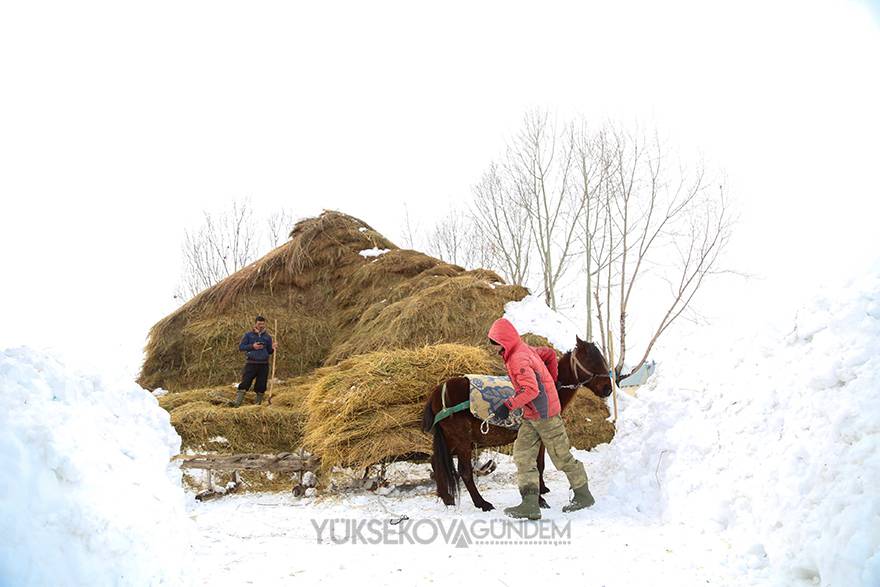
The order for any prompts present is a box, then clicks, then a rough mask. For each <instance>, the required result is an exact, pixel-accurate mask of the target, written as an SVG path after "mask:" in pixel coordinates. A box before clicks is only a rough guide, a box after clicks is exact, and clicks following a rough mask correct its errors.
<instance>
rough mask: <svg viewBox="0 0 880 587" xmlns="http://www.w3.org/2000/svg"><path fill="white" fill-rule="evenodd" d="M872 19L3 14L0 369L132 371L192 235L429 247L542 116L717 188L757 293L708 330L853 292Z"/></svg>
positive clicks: (17, 5) (57, 8)
mask: <svg viewBox="0 0 880 587" xmlns="http://www.w3.org/2000/svg"><path fill="white" fill-rule="evenodd" d="M878 14H880V11H878V10H877V5H876V3H873V4H872V3H869V2H858V1H847V0H839V1H834V2H803V1H798V2H767V1H762V2H727V3H715V2H705V1H695V2H626V1H623V2H621V1H618V2H577V3H558V2H546V1H542V2H533V3H514V2H509V1H505V2H479V3H478V2H463V3H457V2H442V3H435V4H434V5H433V7H432V6H429V5H428V4H427V3H416V2H395V3H383V2H352V3H339V2H322V3H318V2H312V3H307V4H306V3H295V2H278V3H271V2H259V3H258V2H248V3H240V2H237V3H230V2H217V1H214V0H212V1H211V2H179V1H175V2H141V3H137V4H136V3H131V2H118V1H112V2H105V3H99V2H77V3H45V2H39V1H31V2H6V3H3V4H2V5H0V84H2V89H0V195H2V199H3V200H2V201H3V210H2V215H0V218H2V220H0V223H2V226H0V228H2V230H0V245H2V246H0V250H2V255H3V271H4V279H3V287H2V291H0V325H2V326H0V347H7V346H17V345H19V344H29V345H34V346H41V347H42V346H45V347H54V348H56V349H59V350H61V351H63V352H64V353H65V354H68V355H70V356H74V357H77V358H82V359H84V360H88V361H91V362H93V363H100V362H105V363H106V362H112V363H113V364H114V365H122V366H124V367H125V368H127V369H129V370H132V371H133V370H135V369H136V367H137V366H138V365H139V362H140V355H139V353H140V348H141V347H142V346H143V343H144V340H145V336H146V332H147V330H148V328H149V326H150V325H152V324H153V323H154V322H155V321H156V320H158V319H159V318H161V317H162V316H163V315H165V314H166V313H168V312H169V311H170V310H172V309H173V308H174V306H175V304H174V300H173V298H172V295H173V293H174V288H175V285H176V282H177V279H178V276H179V272H180V247H181V243H182V239H183V231H184V229H185V228H194V227H195V226H197V225H198V222H199V219H200V215H201V213H202V211H203V210H205V209H223V208H226V207H227V206H228V205H229V203H230V201H231V200H233V199H235V198H242V197H250V198H251V200H252V201H253V203H254V204H255V205H256V206H257V207H258V208H260V209H265V210H269V209H274V208H278V207H282V206H283V207H287V208H289V209H291V210H293V211H294V213H296V214H297V215H299V216H309V215H314V214H317V213H319V212H320V210H321V209H322V208H332V209H339V210H342V211H344V212H347V213H350V214H353V215H355V216H358V217H360V218H362V219H363V220H365V221H366V222H368V223H369V224H371V225H373V226H374V227H375V228H376V229H377V230H379V231H380V232H383V233H384V234H386V235H387V236H389V238H391V239H392V240H395V241H397V242H399V243H400V242H401V241H402V238H401V236H402V231H401V225H402V218H403V206H404V204H406V205H407V206H408V208H409V211H410V214H411V215H412V216H413V217H414V219H415V220H416V221H418V222H421V223H423V225H424V226H427V225H429V224H430V222H431V220H432V219H433V218H436V217H437V216H439V215H442V214H445V213H446V212H447V211H448V210H449V209H450V208H451V207H452V206H455V205H460V204H461V203H462V202H464V201H466V200H467V198H468V196H469V194H470V189H471V186H472V185H473V184H474V183H475V182H476V181H477V179H478V178H479V175H480V174H481V172H482V171H483V170H484V169H485V167H486V166H487V164H488V163H489V162H490V161H491V160H492V159H493V158H495V157H497V156H498V155H499V154H500V153H501V152H502V150H503V148H504V144H505V141H506V140H507V139H508V138H509V137H510V136H511V135H512V134H514V133H515V132H516V131H517V129H518V128H519V124H520V121H521V119H522V116H523V114H524V112H525V111H526V110H528V109H529V108H534V107H539V108H546V109H549V110H551V111H553V112H555V113H557V115H558V116H559V117H560V118H565V117H569V116H581V115H582V116H584V117H586V118H587V119H588V120H594V121H602V120H606V119H610V120H615V121H621V122H623V123H626V124H636V123H637V124H639V125H641V126H646V127H650V126H657V127H658V128H660V130H661V131H662V132H663V134H664V135H666V136H668V137H669V139H670V141H671V142H672V144H674V145H676V146H677V147H679V148H681V149H682V151H683V152H685V153H698V154H700V155H701V156H702V157H704V158H705V159H707V160H708V161H710V162H711V163H714V164H715V165H717V166H719V167H722V168H723V169H724V170H725V172H726V176H727V183H728V186H729V193H731V195H732V196H733V197H734V198H735V199H736V201H737V206H738V209H739V214H740V225H739V227H738V229H737V233H736V238H735V240H734V242H733V244H732V246H731V250H730V255H729V259H728V261H729V263H730V264H731V265H732V266H734V267H736V268H738V269H741V270H743V271H749V272H752V273H754V274H757V275H759V276H761V277H762V279H761V280H752V281H750V282H747V283H739V284H738V285H725V286H724V287H723V288H715V290H713V292H714V293H712V294H711V295H712V296H713V297H711V298H709V299H707V300H704V301H703V305H704V306H705V307H706V311H707V312H708V313H709V314H712V315H720V314H723V312H724V308H727V307H729V303H728V302H729V300H730V296H731V295H736V296H749V295H751V296H757V295H759V294H758V292H765V291H772V292H774V293H775V294H776V295H777V296H779V295H782V292H788V291H796V292H800V293H803V292H804V291H808V290H810V289H811V288H812V287H813V286H814V284H816V283H818V282H820V281H823V280H833V279H836V278H838V277H841V276H849V275H853V274H856V273H858V272H860V271H865V270H867V268H868V267H869V263H870V262H871V261H872V259H874V258H875V257H876V256H877V253H876V251H877V249H878V247H877V244H878V238H877V236H876V234H877V231H876V224H877V211H878V208H880V206H878V204H877V202H878V197H880V179H878V173H880V165H878V162H880V107H878V104H880V75H878V71H880V27H878V22H880V21H878ZM768 283H770V284H772V287H768V286H767V284H768ZM760 295H761V296H763V295H764V293H760ZM713 301H714V303H713Z"/></svg>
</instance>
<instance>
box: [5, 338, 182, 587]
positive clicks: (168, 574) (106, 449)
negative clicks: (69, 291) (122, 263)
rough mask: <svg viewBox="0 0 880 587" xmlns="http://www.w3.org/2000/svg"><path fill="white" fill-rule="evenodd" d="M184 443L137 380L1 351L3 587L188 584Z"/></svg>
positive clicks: (17, 351) (16, 351)
mask: <svg viewBox="0 0 880 587" xmlns="http://www.w3.org/2000/svg"><path fill="white" fill-rule="evenodd" d="M179 448H180V437H179V436H178V435H177V433H176V432H175V431H174V429H173V428H172V427H171V424H170V421H169V416H168V413H167V412H165V411H164V410H162V409H161V408H160V407H159V405H158V402H157V401H156V399H155V398H154V397H153V396H152V395H151V394H150V393H149V392H147V391H145V390H143V389H141V388H140V387H138V386H137V385H135V384H134V383H131V382H125V383H108V382H106V381H102V380H101V379H100V378H99V377H96V376H90V375H82V374H78V373H75V372H73V371H72V370H70V369H69V368H68V367H66V366H64V365H62V364H61V363H59V362H57V361H56V360H55V359H53V358H52V357H50V356H47V355H44V354H40V353H38V352H36V351H33V350H31V349H28V348H23V347H22V348H15V349H9V350H4V351H2V352H0V471H2V481H0V536H2V537H3V538H2V540H3V548H2V549H0V584H3V585H58V584H64V585H117V584H128V585H180V584H186V583H187V582H188V580H187V578H188V577H187V573H186V569H185V567H184V563H185V562H186V559H187V558H188V557H189V548H190V539H191V537H192V536H193V534H192V529H193V527H192V524H191V522H190V521H189V520H188V519H187V517H186V515H185V494H184V492H183V490H182V489H181V487H180V473H179V469H177V468H176V467H175V468H169V465H168V463H169V458H170V457H171V456H173V455H175V454H177V451H178V450H179Z"/></svg>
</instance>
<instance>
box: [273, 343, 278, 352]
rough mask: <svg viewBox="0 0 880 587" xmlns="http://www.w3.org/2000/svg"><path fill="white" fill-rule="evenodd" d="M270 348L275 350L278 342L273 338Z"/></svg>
mask: <svg viewBox="0 0 880 587" xmlns="http://www.w3.org/2000/svg"><path fill="white" fill-rule="evenodd" d="M272 350H275V351H277V350H278V343H277V342H276V341H274V340H273V341H272Z"/></svg>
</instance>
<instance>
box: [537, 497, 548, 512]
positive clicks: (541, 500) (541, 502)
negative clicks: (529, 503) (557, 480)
mask: <svg viewBox="0 0 880 587" xmlns="http://www.w3.org/2000/svg"><path fill="white" fill-rule="evenodd" d="M538 507H540V508H541V509H544V510H549V509H550V504H549V503H547V500H545V499H544V498H543V497H539V498H538Z"/></svg>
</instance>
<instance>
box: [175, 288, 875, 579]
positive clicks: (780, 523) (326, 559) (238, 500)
mask: <svg viewBox="0 0 880 587" xmlns="http://www.w3.org/2000/svg"><path fill="white" fill-rule="evenodd" d="M878 275H880V272H874V273H873V274H872V275H871V276H870V277H867V278H864V279H862V280H861V281H859V282H855V283H852V284H850V285H849V286H847V287H844V288H841V289H840V290H838V291H833V292H828V293H827V294H826V295H825V296H823V297H821V298H819V299H817V300H816V301H815V303H814V304H812V305H810V306H808V307H805V308H802V309H801V310H800V311H798V312H796V313H795V312H792V318H791V322H790V324H789V329H787V330H784V331H780V332H774V331H764V332H756V331H755V326H752V327H751V328H750V327H748V326H746V327H743V328H740V329H739V330H738V331H737V330H735V329H734V330H731V329H726V330H723V331H722V330H719V329H713V328H704V329H703V330H701V331H699V332H695V333H692V334H691V335H689V336H688V337H684V338H682V339H681V345H680V347H679V349H678V353H677V355H673V356H671V357H669V358H667V359H666V360H664V361H663V362H662V363H661V364H660V365H659V366H658V370H657V374H656V375H655V376H654V377H653V378H652V380H651V381H650V382H649V384H648V385H646V386H644V387H643V388H641V389H639V390H638V394H637V396H636V397H630V396H628V395H626V394H621V396H620V403H621V406H620V408H621V409H620V422H619V429H618V434H617V437H616V438H615V439H614V442H613V443H611V444H610V445H604V446H601V447H598V448H597V449H595V450H593V451H592V452H581V451H578V452H577V456H578V458H580V459H581V460H583V461H584V462H585V463H586V465H587V471H588V473H589V475H590V479H591V486H592V488H593V492H594V494H595V495H596V498H597V503H596V505H595V506H593V507H592V508H591V509H590V510H588V511H581V512H577V513H576V514H574V515H571V516H568V515H565V514H563V513H562V512H561V511H560V507H561V505H562V504H563V503H564V502H565V501H566V499H567V487H566V482H565V479H564V478H563V477H561V476H560V474H559V473H558V472H556V471H554V470H553V468H552V465H551V464H549V463H548V468H549V469H550V471H549V473H548V476H549V485H550V487H551V489H552V493H551V494H550V497H549V501H550V503H551V505H552V506H553V509H551V510H549V511H545V512H544V515H545V518H546V519H548V520H556V521H560V522H563V523H564V522H565V521H567V520H571V522H572V525H571V527H570V529H571V544H557V545H552V546H548V545H534V544H532V545H528V546H525V545H503V546H499V545H485V544H472V545H470V546H469V547H468V548H456V547H455V546H454V545H450V544H446V543H445V542H444V541H442V540H441V541H438V542H437V543H435V544H434V545H433V546H432V547H427V546H424V545H418V544H415V545H413V544H405V545H396V544H395V545H387V544H374V545H372V544H350V543H349V544H334V543H332V542H331V543H326V542H325V543H322V544H318V543H317V538H318V532H317V530H316V528H315V526H314V525H313V521H314V522H315V523H317V524H319V525H320V524H321V523H322V522H325V521H326V520H331V519H349V518H354V519H356V520H360V521H366V520H390V519H396V518H397V517H398V516H400V515H406V516H409V518H410V520H411V521H414V520H424V519H433V520H442V522H443V523H444V524H453V523H455V521H465V522H473V521H478V520H493V519H494V520H504V517H503V515H502V514H501V512H500V508H501V507H503V506H506V505H509V504H514V503H517V495H516V491H515V482H514V478H513V465H512V463H511V461H510V459H509V457H505V456H503V455H502V456H498V457H497V460H498V462H499V463H500V466H499V469H498V470H497V471H496V472H495V473H494V474H493V475H492V476H491V477H489V478H483V479H478V484H479V485H480V487H481V488H482V491H483V494H484V496H485V497H486V498H487V499H489V500H490V501H491V502H493V503H494V504H495V505H496V506H497V507H499V510H496V511H494V512H488V513H484V512H481V511H478V510H476V509H475V508H474V507H473V506H472V505H471V502H470V499H469V498H468V496H467V493H466V492H465V493H464V495H463V499H462V503H461V504H460V505H458V506H457V507H456V508H454V509H447V508H445V507H444V506H443V505H442V504H440V502H439V501H438V500H437V498H435V497H433V495H432V493H431V488H430V486H426V487H421V488H418V489H410V490H408V491H401V492H397V493H392V494H391V495H389V496H380V495H375V494H367V493H365V494H359V495H349V496H347V497H338V496H333V495H330V496H327V497H325V498H323V499H321V500H318V501H313V500H308V499H305V500H298V499H294V498H292V497H289V496H286V495H252V496H237V497H232V498H228V499H225V500H223V501H219V502H214V503H208V504H201V505H193V506H192V507H191V508H190V514H191V516H192V517H193V519H194V520H195V521H196V524H197V525H198V527H199V529H200V530H201V532H202V535H203V541H202V542H201V543H200V545H199V546H198V547H197V548H198V549H199V551H200V552H201V553H202V554H203V556H201V557H199V558H200V559H201V560H202V561H203V562H205V563H207V567H206V570H205V571H204V574H203V576H204V578H205V582H206V583H213V584H216V583H217V582H220V583H225V582H229V583H240V582H248V581H251V582H254V583H257V584H259V583H278V582H284V581H287V580H290V579H291V578H292V577H296V578H300V577H302V578H305V579H314V580H322V579H323V580H328V581H330V582H332V583H341V582H343V581H344V582H345V583H350V582H366V583H368V584H391V585H397V584H401V585H403V584H412V583H416V584H423V583H436V584H460V583H463V582H472V581H480V582H482V583H486V584H489V585H519V584H532V585H534V584H535V583H536V582H539V581H556V580H569V579H570V580H574V581H575V582H576V583H575V584H586V585H607V586H611V585H621V586H624V585H695V586H696V585H737V586H740V585H771V586H783V585H785V586H788V585H804V586H806V585H826V586H829V587H831V586H846V587H849V586H863V587H876V586H877V585H880V492H878V491H877V488H878V487H880V375H878V373H880V277H878ZM540 306H541V304H538V303H537V302H536V301H535V300H534V299H529V300H526V301H525V302H524V303H519V304H512V305H511V306H510V307H509V308H508V317H509V318H510V319H511V320H512V321H515V324H517V326H518V327H519V328H520V329H522V330H532V331H535V332H536V333H538V334H542V335H544V336H547V337H548V338H549V339H550V340H551V341H558V342H559V343H564V341H565V340H568V339H569V336H570V332H569V328H570V327H569V325H568V324H567V322H566V321H565V320H564V319H559V320H556V321H550V320H547V319H546V315H547V312H548V311H547V310H546V309H545V308H540ZM548 324H555V325H556V326H557V327H558V331H557V332H554V331H553V330H554V327H550V328H548V327H547V325H548ZM407 478H408V479H410V480H413V479H419V478H421V479H423V480H426V479H427V472H426V471H425V470H424V469H419V468H417V467H416V468H410V469H409V474H408V475H407Z"/></svg>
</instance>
